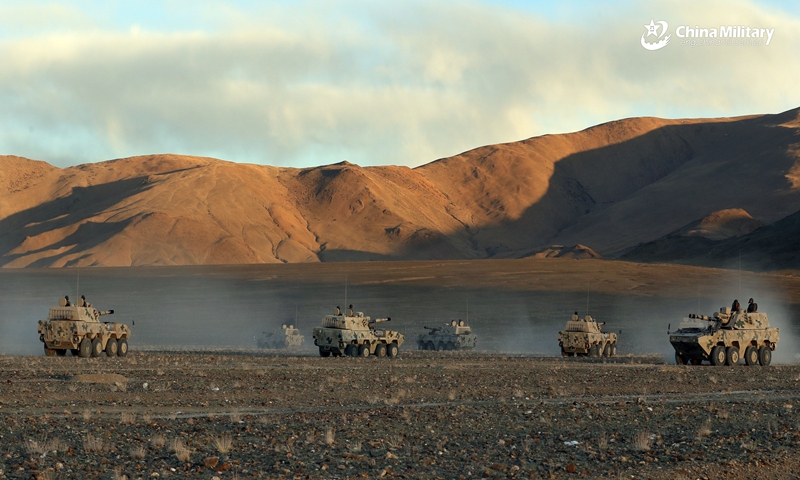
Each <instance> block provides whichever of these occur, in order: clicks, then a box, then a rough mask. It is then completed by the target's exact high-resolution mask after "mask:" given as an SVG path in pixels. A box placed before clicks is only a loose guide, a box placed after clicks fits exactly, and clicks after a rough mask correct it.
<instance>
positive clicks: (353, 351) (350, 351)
mask: <svg viewBox="0 0 800 480" xmlns="http://www.w3.org/2000/svg"><path fill="white" fill-rule="evenodd" d="M344 354H345V356H348V357H357V356H358V347H357V346H355V345H348V346H346V347H344Z"/></svg>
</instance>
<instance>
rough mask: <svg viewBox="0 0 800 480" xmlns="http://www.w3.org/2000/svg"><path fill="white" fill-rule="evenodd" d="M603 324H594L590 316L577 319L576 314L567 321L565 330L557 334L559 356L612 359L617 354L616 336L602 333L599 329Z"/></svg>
mask: <svg viewBox="0 0 800 480" xmlns="http://www.w3.org/2000/svg"><path fill="white" fill-rule="evenodd" d="M603 325H605V322H596V321H595V320H594V319H593V318H592V317H591V316H589V315H586V316H585V317H583V318H580V317H578V312H575V313H574V314H573V315H572V319H571V320H568V321H567V328H565V329H564V330H563V331H561V332H558V346H559V347H561V355H562V356H564V357H571V356H586V355H588V356H590V357H613V356H614V355H616V354H617V334H616V333H604V332H602V331H601V330H600V327H602V326H603Z"/></svg>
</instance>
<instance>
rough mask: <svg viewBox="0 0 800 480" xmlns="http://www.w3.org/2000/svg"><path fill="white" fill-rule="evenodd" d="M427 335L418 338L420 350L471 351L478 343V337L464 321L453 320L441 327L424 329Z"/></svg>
mask: <svg viewBox="0 0 800 480" xmlns="http://www.w3.org/2000/svg"><path fill="white" fill-rule="evenodd" d="M423 328H425V329H426V330H428V332H427V333H423V334H421V335H420V336H419V337H417V346H418V347H419V349H420V350H437V351H438V350H471V349H473V348H475V345H477V343H478V336H477V335H475V334H474V333H472V329H471V328H470V327H469V325H467V324H466V323H464V320H451V321H450V323H446V324H444V325H443V326H441V327H423Z"/></svg>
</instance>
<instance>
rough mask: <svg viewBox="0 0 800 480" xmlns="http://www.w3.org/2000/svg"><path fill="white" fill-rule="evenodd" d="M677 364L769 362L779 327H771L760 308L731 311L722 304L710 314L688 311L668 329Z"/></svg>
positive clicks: (762, 363) (778, 336) (777, 339)
mask: <svg viewBox="0 0 800 480" xmlns="http://www.w3.org/2000/svg"><path fill="white" fill-rule="evenodd" d="M668 334H669V343H671V344H672V347H673V348H674V349H675V363H677V364H678V365H686V364H692V365H700V364H702V363H703V362H706V361H707V362H709V363H711V365H736V364H738V363H739V361H740V360H741V359H744V362H745V364H746V365H764V366H766V365H769V364H770V363H772V352H773V351H775V349H776V348H777V346H778V341H779V340H780V331H779V330H778V329H777V328H773V327H770V325H769V317H767V314H766V313H762V312H749V313H748V312H743V311H736V312H732V311H731V308H729V307H723V308H720V309H719V312H715V313H714V315H713V316H711V317H708V316H706V315H698V314H694V313H693V314H691V315H689V316H688V317H686V318H684V319H683V321H682V322H681V324H680V325H679V327H678V330H676V331H674V332H668Z"/></svg>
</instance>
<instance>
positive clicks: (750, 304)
mask: <svg viewBox="0 0 800 480" xmlns="http://www.w3.org/2000/svg"><path fill="white" fill-rule="evenodd" d="M757 310H758V304H757V303H753V299H752V298H751V299H750V300H748V301H747V313H754V312H756V311H757Z"/></svg>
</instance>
